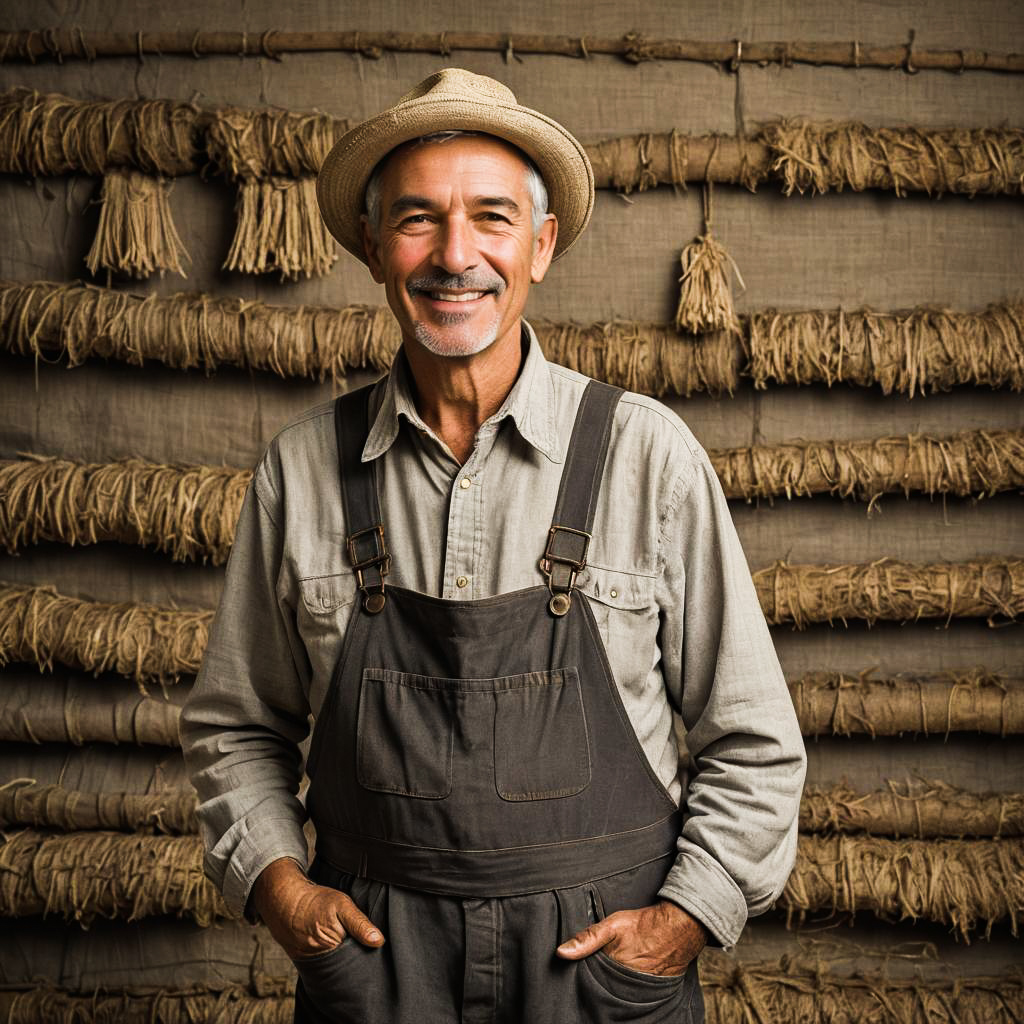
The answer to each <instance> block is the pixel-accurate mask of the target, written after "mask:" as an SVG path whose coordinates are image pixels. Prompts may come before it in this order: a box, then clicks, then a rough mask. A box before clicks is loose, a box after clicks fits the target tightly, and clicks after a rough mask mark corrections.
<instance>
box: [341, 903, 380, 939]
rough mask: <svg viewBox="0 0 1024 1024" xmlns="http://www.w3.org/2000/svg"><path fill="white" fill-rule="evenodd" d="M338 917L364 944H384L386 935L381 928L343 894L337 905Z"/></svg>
mask: <svg viewBox="0 0 1024 1024" xmlns="http://www.w3.org/2000/svg"><path fill="white" fill-rule="evenodd" d="M337 913H338V917H339V919H340V920H341V923H342V924H343V925H344V927H345V931H346V933H347V934H348V935H350V936H351V937H352V938H353V939H355V940H356V941H357V942H361V943H362V944H363V945H364V946H383V945H384V936H383V935H382V934H381V932H380V929H379V928H378V927H377V926H376V925H375V924H374V923H373V922H372V921H371V920H370V919H369V918H368V917H367V916H366V915H365V914H364V913H363V912H362V911H361V910H360V909H359V908H358V907H357V906H356V905H355V903H353V902H352V899H351V898H350V897H348V896H345V895H344V894H342V896H341V899H340V900H339V902H338V906H337Z"/></svg>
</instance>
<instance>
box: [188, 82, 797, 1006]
mask: <svg viewBox="0 0 1024 1024" xmlns="http://www.w3.org/2000/svg"><path fill="white" fill-rule="evenodd" d="M371 172H372V173H371ZM318 195H319V200H320V206H321V210H322V213H323V215H324V218H325V220H326V222H327V225H328V227H329V228H330V229H331V231H332V232H333V234H334V235H335V236H336V237H337V238H338V240H339V241H340V242H341V243H342V244H343V245H344V246H345V247H346V248H347V249H348V250H349V251H350V252H352V253H353V254H354V255H355V256H357V257H358V258H359V259H362V260H364V262H365V263H366V264H367V265H368V267H369V269H370V272H371V274H372V275H373V278H374V280H375V281H377V282H378V283H381V284H383V285H384V287H385V293H386V296H387V301H388V304H389V305H390V307H391V309H392V311H393V313H394V315H395V317H396V319H397V321H398V323H399V325H400V327H401V332H402V339H403V345H402V349H401V351H400V353H399V355H398V356H397V357H396V359H395V363H394V366H393V367H392V372H391V373H390V375H389V376H388V377H387V378H385V379H384V380H383V381H381V382H378V384H377V385H375V386H374V387H373V388H371V389H363V390H361V391H359V392H356V393H354V394H351V395H346V396H344V397H343V398H342V399H340V400H339V401H338V402H337V403H331V404H330V405H328V406H325V407H321V408H319V409H314V410H312V411H311V412H310V413H307V414H306V415H305V416H303V417H301V418H300V419H299V420H297V421H296V422H295V423H293V424H292V425H291V426H289V427H287V428H285V430H284V431H282V432H281V433H280V434H279V435H278V436H277V437H276V438H275V440H274V441H273V442H272V443H271V445H270V448H269V449H268V451H267V453H266V455H265V456H264V458H263V460H262V461H261V463H260V465H259V467H258V468H257V471H256V474H255V478H254V481H253V485H252V488H251V489H250V492H249V494H248V496H247V499H246V503H245V507H244V510H243V512H242V515H241V518H240V521H239V524H238V530H237V534H236V540H235V546H234V550H233V553H232V557H231V561H230V563H229V566H228V572H227V581H226V586H225V591H224V596H223V599H222V602H221V606H220V609H219V611H218V615H217V619H216V622H215V624H214V627H213V631H212V635H211V639H210V645H209V648H208V650H207V654H206V658H205V661H204V664H203V669H202V671H201V673H200V676H199V678H198V680H197V683H196V687H195V690H194V692H193V695H192V697H191V700H190V702H189V704H188V706H187V707H186V709H185V712H184V715H183V727H182V739H183V744H184V748H185V754H186V758H187V761H188V764H189V767H190V771H191V773H192V778H193V782H194V783H195V786H196V788H197V790H198V792H199V796H200V800H201V807H200V818H201V821H202V825H203V830H204V835H205V839H206V842H207V846H208V856H207V862H206V863H207V871H208V873H209V874H210V876H211V878H213V879H214V880H215V881H216V882H217V883H218V884H219V885H220V886H221V887H222V889H223V892H224V897H225V900H226V902H227V904H228V906H229V907H231V908H232V909H235V910H237V911H241V910H243V909H246V910H247V911H248V913H249V914H250V915H252V916H258V917H259V918H261V919H262V920H263V921H264V922H265V923H266V924H267V926H268V927H269V929H270V931H271V933H272V934H273V936H274V937H275V938H276V939H277V941H278V942H280V944H281V945H282V946H283V947H284V949H285V950H286V951H287V952H288V953H289V955H290V956H291V957H292V958H293V960H294V961H295V963H296V966H297V969H298V973H299V984H298V989H297V995H296V1019H298V1020H304V1021H318V1022H319V1021H401V1022H413V1021H415V1022H417V1024H418V1022H448V1021H467V1022H468V1021H503V1022H506V1021H507V1022H519V1021H524V1022H531V1024H547V1022H551V1024H555V1022H558V1024H563V1022H569V1021H576V1020H580V1021H584V1020H585V1021H611V1020H625V1019H629V1020H637V1021H697V1020H702V1019H703V1002H702V999H701V997H700V992H699V986H698V984H697V981H696V961H695V957H696V955H697V953H698V952H699V951H700V949H701V948H702V947H703V945H704V943H705V941H708V939H710V940H711V941H713V942H714V943H716V944H719V945H729V944H732V943H734V942H735V941H736V939H737V938H738V936H739V933H740V931H741V929H742V927H743V925H744V922H745V920H746V917H747V915H748V913H756V912H760V911H762V910H764V909H766V908H767V907H768V906H769V905H770V904H771V902H772V901H773V900H774V899H775V898H776V897H777V896H778V894H779V892H780V891H781V889H782V886H783V885H784V883H785V880H786V876H787V874H788V872H789V870H790V868H791V866H792V861H793V857H794V854H795V845H796V831H795V830H796V812H797V806H798V801H799V795H800V790H801V786H802V782H803V772H804V758H803V747H802V743H801V740H800V734H799V730H798V728H797V724H796V719H795V716H794V713H793V709H792V705H791V704H790V701H789V696H788V693H787V690H786V687H785V684H784V681H783V679H782V676H781V672H780V670H779V666H778V662H777V660H776V658H775V654H774V651H773V649H772V646H771V641H770V638H769V635H768V630H767V627H766V625H765V622H764V618H763V616H762V615H761V612H760V608H759V607H758V603H757V599H756V596H755V593H754V589H753V586H752V584H751V580H750V576H749V572H748V569H747V566H746V563H745V561H744V558H743V555H742V552H741V550H740V547H739V543H738V541H737V539H736V536H735V532H734V530H733V528H732V524H731V521H730V519H729V515H728V510H727V508H726V504H725V500H724V497H723V496H722V493H721V489H720V487H719V486H718V483H717V480H716V479H715V476H714V473H713V471H712V469H711V467H710V464H709V462H708V460H707V457H706V455H705V454H704V453H703V452H702V450H701V449H700V447H699V446H698V445H697V443H696V442H695V441H694V439H693V437H692V435H691V434H690V433H689V432H688V431H687V429H686V427H685V426H684V425H683V424H682V423H681V421H680V420H679V419H678V418H677V417H675V416H674V415H673V414H672V413H671V412H670V411H669V410H667V409H666V408H664V407H663V406H661V405H660V404H658V403H657V402H654V401H652V400H650V399H647V398H644V397H641V396H638V395H631V394H623V393H622V392H620V391H618V390H616V389H613V388H610V387H608V386H607V385H602V384H596V383H593V382H591V383H589V384H588V382H587V380H586V378H584V377H582V376H581V375H579V374H577V373H574V372H571V371H569V370H566V369H563V368H561V367H557V366H554V365H551V364H548V363H547V362H545V360H544V358H543V356H542V354H541V352H540V350H539V347H538V345H537V342H536V339H535V337H534V335H533V333H532V331H531V329H530V328H529V326H528V325H527V324H526V323H525V322H524V321H523V320H522V311H523V307H524V304H525V302H526V298H527V293H528V290H529V287H530V285H531V284H536V283H539V282H540V281H541V280H542V279H543V278H544V276H545V273H546V271H547V269H548V266H549V264H550V262H551V260H552V259H553V258H557V257H559V256H561V255H562V254H563V253H564V252H565V251H566V250H567V249H568V248H569V247H570V246H571V245H572V243H573V242H574V241H575V240H576V238H577V237H578V236H579V234H580V233H581V232H582V231H583V229H584V228H585V226H586V223H587V221H588V219H589V216H590V211H591V208H592V205H593V175H592V172H591V169H590V165H589V163H588V161H587V159H586V156H585V154H584V152H583V149H582V147H581V146H580V145H579V143H578V142H577V141H576V140H575V139H574V138H573V137H572V136H571V135H569V133H568V132H566V131H565V129H563V128H562V127H561V126H560V125H558V124H556V123H555V122H553V121H551V120H550V119H549V118H546V117H544V115H542V114H538V113H536V112H535V111H532V110H529V109H527V108H524V107H521V106H519V105H518V104H517V103H516V100H515V97H514V96H513V95H512V94H511V92H509V90H508V89H506V88H505V87H504V86H502V85H500V84H499V83H497V82H494V81H492V80H491V79H487V78H483V77H481V76H477V75H473V74H470V73H469V72H466V71H461V70H458V69H447V70H444V71H441V72H439V73H437V74H435V75H433V76H431V77H430V78H428V79H427V80H426V81H425V82H423V83H421V85H419V86H418V87H417V88H416V89H415V90H414V91H413V92H412V93H410V94H409V95H408V96H406V97H404V98H403V99H402V100H401V101H399V103H398V104H397V105H396V106H395V107H393V108H391V109H390V110H388V111H385V112H384V113H383V114H381V115H379V116H378V117H376V118H372V119H370V120H369V121H367V122H365V123H364V124H362V125H360V126H358V127H356V128H354V129H353V130H352V131H350V132H349V133H348V134H347V135H346V136H345V137H343V138H342V139H341V140H340V141H339V142H338V144H337V145H336V146H335V148H334V150H333V151H332V153H331V154H330V156H329V157H328V159H327V161H326V162H325V165H324V167H323V169H322V171H321V176H320V180H319V184H318ZM673 709H676V710H678V711H679V712H680V714H681V718H682V721H683V723H684V724H685V726H686V729H687V730H688V732H687V745H688V748H689V752H690V755H691V757H692V759H693V764H694V767H695V771H694V773H693V775H692V778H687V777H686V774H685V773H684V772H682V771H681V770H680V767H679V757H678V745H677V742H676V739H675V736H674V732H673V720H672V711H673ZM310 714H312V716H313V718H314V720H315V727H314V732H313V739H312V743H311V747H310V753H309V759H308V763H307V766H306V767H307V772H308V775H309V777H310V780H311V782H310V789H309V793H308V799H307V806H308V809H309V815H310V817H311V818H312V820H313V822H314V823H315V826H316V831H317V851H316V859H315V862H314V865H313V867H312V869H311V872H310V877H307V875H306V873H305V864H306V847H305V842H304V838H303V833H302V824H303V821H304V819H305V809H304V807H303V805H302V804H301V803H300V802H299V800H298V799H297V796H296V792H297V790H298V786H299V781H300V775H301V765H300V756H299V753H298V747H297V745H298V743H299V742H300V741H302V739H303V738H304V737H305V735H306V732H307V728H308V726H307V721H308V716H309V715H310ZM680 807H682V808H683V810H682V811H681V810H680Z"/></svg>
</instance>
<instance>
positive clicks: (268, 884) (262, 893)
mask: <svg viewBox="0 0 1024 1024" xmlns="http://www.w3.org/2000/svg"><path fill="white" fill-rule="evenodd" d="M311 884H312V883H311V882H310V881H309V879H308V878H307V877H306V873H305V871H303V869H302V866H301V865H300V864H299V862H298V861H296V860H294V859H293V858H291V857H280V858H278V859H277V860H274V861H271V862H270V863H269V864H268V865H267V866H266V867H265V868H264V869H263V870H262V871H261V872H260V873H259V875H258V876H257V877H256V881H255V882H253V884H252V888H251V889H250V890H249V901H248V909H249V910H251V911H253V912H254V913H255V914H256V915H257V916H258V917H259V918H260V919H262V920H263V921H266V920H267V917H268V916H269V915H272V914H273V912H274V908H275V907H277V906H280V904H281V902H282V898H283V897H286V896H287V894H288V893H289V892H290V891H294V890H295V889H296V888H298V887H303V886H308V885H311Z"/></svg>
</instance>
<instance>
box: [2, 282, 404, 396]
mask: <svg viewBox="0 0 1024 1024" xmlns="http://www.w3.org/2000/svg"><path fill="white" fill-rule="evenodd" d="M0 338H2V339H3V344H4V345H5V346H6V347H8V348H9V349H10V350H12V351H14V352H19V353H21V354H23V355H35V356H36V357H37V358H39V357H42V356H45V355H48V354H50V353H53V352H67V355H68V361H69V363H70V365H72V366H78V365H80V364H81V363H83V362H85V360H86V359H89V358H92V357H96V356H99V357H101V358H105V359H117V360H121V361H123V362H127V363H131V364H133V365H135V366H142V365H143V364H144V362H145V361H146V360H148V359H152V360H154V361H155V362H160V363H163V364H164V365H165V366H172V367H174V368H176V369H183V370H184V369H192V368H193V367H201V368H203V369H205V370H213V369H216V367H218V366H222V365H228V366H241V367H246V368H251V369H258V370H269V371H270V372H272V373H276V374H277V375H278V376H280V377H312V378H315V379H317V380H324V379H325V378H331V379H333V380H335V381H341V380H344V379H345V373H346V371H347V370H349V369H362V368H370V369H375V370H380V371H384V370H386V369H387V368H388V367H389V366H390V365H391V359H392V357H393V355H394V353H395V352H396V351H397V349H398V346H399V344H400V343H401V335H400V333H399V330H398V324H397V323H396V322H395V318H394V317H393V316H392V315H391V310H390V309H388V308H387V307H367V306H346V307H344V308H342V309H329V308H323V307H320V308H318V307H316V306H298V307H295V306H268V305H266V304H265V303H262V302H259V301H257V300H244V299H217V298H213V297H211V296H209V295H199V296H196V295H187V294H183V295H172V296H170V297H166V298H165V297H161V296H157V295H150V296H148V297H146V298H143V297H141V296H138V295H130V294H128V293H126V292H120V291H116V290H114V289H110V288H96V287H93V286H92V285H80V284H51V283H48V282H39V283H32V284H16V283H13V282H5V283H3V284H0Z"/></svg>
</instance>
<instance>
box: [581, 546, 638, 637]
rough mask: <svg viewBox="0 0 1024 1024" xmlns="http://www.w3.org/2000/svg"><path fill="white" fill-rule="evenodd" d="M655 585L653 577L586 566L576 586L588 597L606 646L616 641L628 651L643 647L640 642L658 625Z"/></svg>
mask: <svg viewBox="0 0 1024 1024" xmlns="http://www.w3.org/2000/svg"><path fill="white" fill-rule="evenodd" d="M654 584H655V578H654V577H653V576H644V575H641V574H639V573H632V572H620V571H617V570H615V569H605V568H602V567H599V566H593V565H591V566H587V568H586V570H585V572H584V573H582V574H581V577H580V579H579V580H578V581H577V587H578V588H579V590H580V591H581V592H582V593H583V594H586V596H587V597H588V598H589V600H590V607H591V610H592V611H593V613H594V618H595V620H596V621H597V627H598V629H599V630H600V632H601V639H602V640H603V641H604V645H605V647H606V648H607V647H609V646H610V645H612V644H615V645H616V646H618V645H625V649H627V650H630V649H632V650H644V649H646V648H645V647H644V646H643V644H644V643H646V642H649V641H650V639H651V637H652V636H654V635H656V633H657V627H658V609H657V607H656V606H655V603H654ZM652 630H653V632H652ZM634 645H635V646H634Z"/></svg>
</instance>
